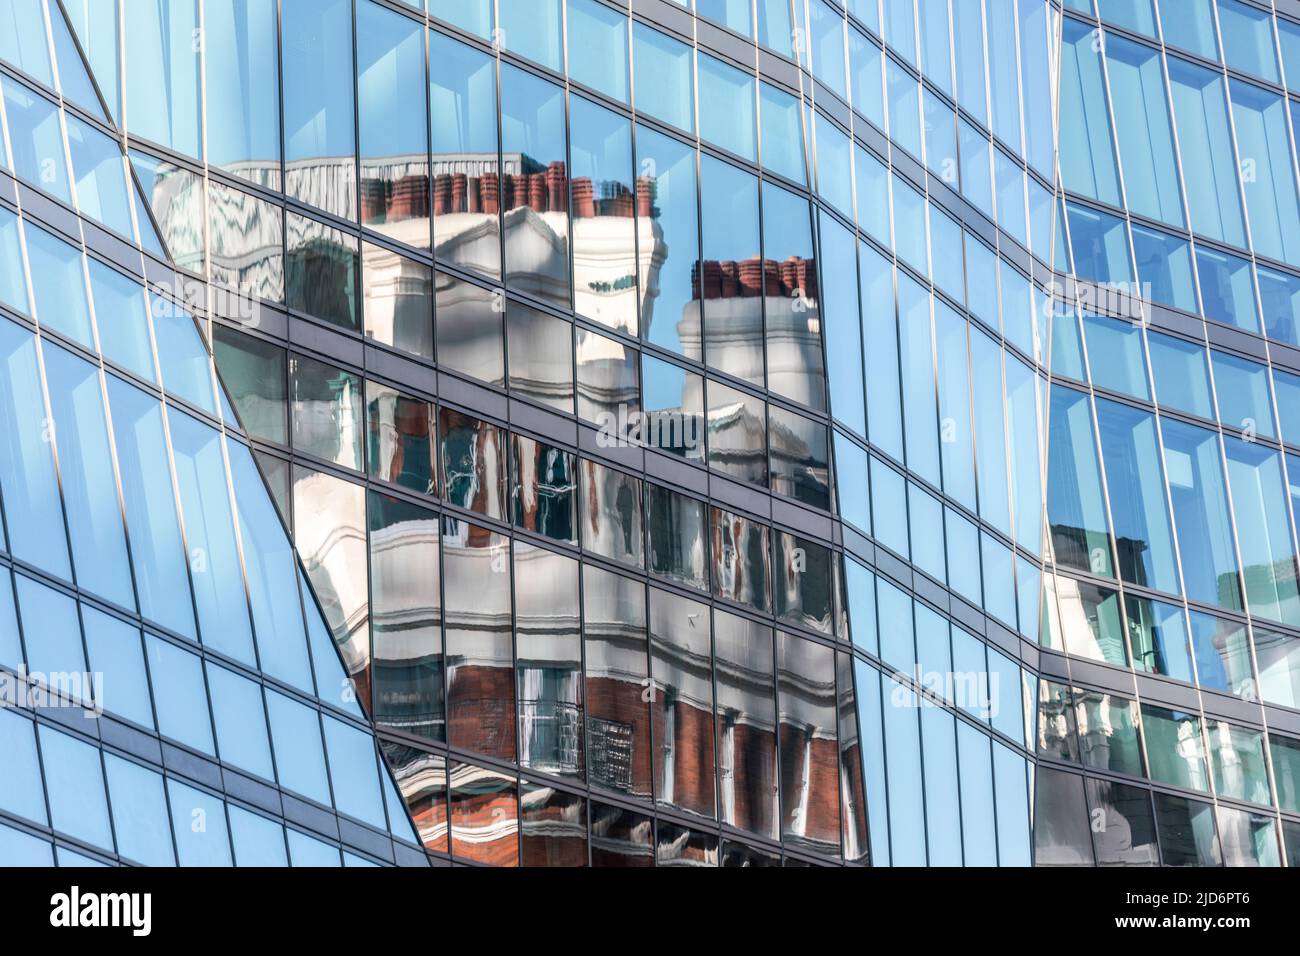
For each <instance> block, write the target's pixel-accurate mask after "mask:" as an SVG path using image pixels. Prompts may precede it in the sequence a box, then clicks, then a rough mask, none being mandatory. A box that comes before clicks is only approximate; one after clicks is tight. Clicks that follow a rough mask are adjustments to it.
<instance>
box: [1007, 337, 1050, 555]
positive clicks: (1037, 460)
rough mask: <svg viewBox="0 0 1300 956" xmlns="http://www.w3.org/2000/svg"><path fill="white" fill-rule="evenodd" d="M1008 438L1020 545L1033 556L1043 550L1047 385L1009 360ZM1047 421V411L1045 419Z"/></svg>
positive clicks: (1016, 360)
mask: <svg viewBox="0 0 1300 956" xmlns="http://www.w3.org/2000/svg"><path fill="white" fill-rule="evenodd" d="M1006 380H1007V435H1008V437H1009V438H1010V439H1011V475H1012V488H1014V489H1015V496H1014V500H1015V517H1016V525H1015V527H1016V544H1018V545H1020V547H1022V548H1025V549H1026V550H1028V551H1030V552H1032V553H1033V554H1038V552H1039V549H1040V548H1041V547H1042V524H1043V504H1042V500H1043V499H1042V494H1043V476H1042V455H1043V441H1044V440H1045V436H1044V434H1043V433H1044V430H1045V429H1044V422H1043V420H1040V417H1039V409H1040V408H1041V407H1043V406H1044V405H1045V402H1046V396H1045V395H1044V394H1043V390H1044V383H1043V381H1042V379H1040V378H1039V377H1038V376H1037V375H1035V374H1034V372H1033V371H1031V370H1030V368H1029V366H1027V365H1025V364H1024V363H1023V362H1021V361H1020V360H1019V359H1012V358H1010V357H1008V361H1007V364H1006ZM1045 418H1046V411H1045V409H1044V414H1043V419H1045Z"/></svg>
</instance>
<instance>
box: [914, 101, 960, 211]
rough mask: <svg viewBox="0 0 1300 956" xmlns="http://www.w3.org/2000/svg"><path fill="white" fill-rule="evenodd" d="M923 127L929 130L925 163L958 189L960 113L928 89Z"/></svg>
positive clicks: (926, 135)
mask: <svg viewBox="0 0 1300 956" xmlns="http://www.w3.org/2000/svg"><path fill="white" fill-rule="evenodd" d="M921 126H922V129H923V131H924V133H925V165H926V166H928V167H929V168H930V171H931V172H933V173H934V174H935V175H936V176H938V177H939V178H940V179H942V180H943V181H944V182H945V183H947V184H948V185H949V186H952V187H953V188H954V189H955V188H956V187H957V115H956V114H955V113H953V111H952V109H951V108H950V107H949V106H948V104H946V103H944V102H943V100H941V99H939V97H937V96H935V95H934V94H933V93H931V92H930V91H929V90H928V89H927V90H923V91H922V96H921Z"/></svg>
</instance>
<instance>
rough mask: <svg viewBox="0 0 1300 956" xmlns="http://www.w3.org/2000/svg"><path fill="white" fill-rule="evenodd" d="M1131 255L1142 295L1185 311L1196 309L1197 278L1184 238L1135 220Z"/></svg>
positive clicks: (1193, 311)
mask: <svg viewBox="0 0 1300 956" xmlns="http://www.w3.org/2000/svg"><path fill="white" fill-rule="evenodd" d="M1133 255H1134V258H1136V260H1137V267H1138V279H1139V280H1140V281H1141V282H1142V287H1143V296H1144V297H1146V298H1150V299H1151V301H1152V302H1161V303H1163V304H1165V305H1172V306H1174V307H1175V308H1178V309H1182V310H1184V311H1185V312H1192V313H1195V312H1196V280H1195V278H1194V277H1193V275H1192V256H1191V250H1190V247H1189V246H1188V243H1187V240H1186V239H1179V238H1177V237H1175V236H1170V235H1167V234H1166V233H1163V232H1157V231H1156V230H1154V229H1148V228H1147V227H1146V226H1139V225H1138V224H1137V223H1134V224H1133Z"/></svg>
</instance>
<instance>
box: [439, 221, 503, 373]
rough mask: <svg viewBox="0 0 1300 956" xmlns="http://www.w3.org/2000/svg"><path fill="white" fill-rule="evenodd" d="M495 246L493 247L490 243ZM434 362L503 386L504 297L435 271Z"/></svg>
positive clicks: (498, 291) (496, 291)
mask: <svg viewBox="0 0 1300 956" xmlns="http://www.w3.org/2000/svg"><path fill="white" fill-rule="evenodd" d="M494 247H495V246H494ZM434 281H435V283H436V290H437V291H436V301H437V319H438V323H437V333H438V362H439V364H441V365H442V366H443V367H444V368H447V369H451V370H453V371H457V372H461V373H463V374H466V375H471V376H473V377H474V378H477V379H479V380H481V381H484V382H488V383H490V384H493V385H502V386H503V385H505V357H504V356H505V340H504V332H503V329H502V324H501V323H502V316H503V314H504V312H505V309H504V296H503V295H502V293H501V292H500V290H488V289H484V288H482V287H480V286H477V285H474V284H473V283H470V282H466V281H464V280H463V279H457V278H455V277H454V276H451V275H449V274H448V273H446V272H438V273H436V277H435V279H434Z"/></svg>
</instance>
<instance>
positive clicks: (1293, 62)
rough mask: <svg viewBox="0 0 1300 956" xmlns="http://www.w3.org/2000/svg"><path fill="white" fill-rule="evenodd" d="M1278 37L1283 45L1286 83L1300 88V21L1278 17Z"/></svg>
mask: <svg viewBox="0 0 1300 956" xmlns="http://www.w3.org/2000/svg"><path fill="white" fill-rule="evenodd" d="M1277 38H1278V41H1279V43H1280V45H1281V47H1282V68H1283V69H1284V70H1285V71H1286V85H1287V86H1288V87H1289V88H1290V89H1292V90H1300V23H1295V22H1293V21H1291V20H1283V19H1282V18H1281V17H1278V18H1277Z"/></svg>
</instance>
